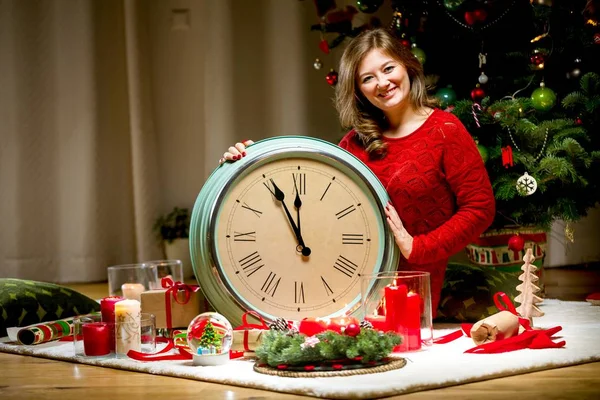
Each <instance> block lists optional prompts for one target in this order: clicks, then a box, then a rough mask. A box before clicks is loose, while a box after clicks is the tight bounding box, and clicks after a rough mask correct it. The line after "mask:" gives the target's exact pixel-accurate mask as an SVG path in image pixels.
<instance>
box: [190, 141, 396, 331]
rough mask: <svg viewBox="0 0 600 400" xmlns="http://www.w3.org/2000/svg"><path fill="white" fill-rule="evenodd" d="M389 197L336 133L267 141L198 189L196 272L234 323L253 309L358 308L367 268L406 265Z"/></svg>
mask: <svg viewBox="0 0 600 400" xmlns="http://www.w3.org/2000/svg"><path fill="white" fill-rule="evenodd" d="M387 201H388V197H387V193H386V192H385V188H383V186H382V185H381V183H380V182H379V180H377V178H376V177H375V175H374V174H373V173H372V172H371V171H370V170H369V169H368V168H367V167H366V166H365V165H364V164H363V163H362V162H360V161H359V160H358V159H357V158H356V157H354V156H353V155H351V154H350V153H348V152H346V151H345V150H343V149H341V148H339V147H337V146H335V145H333V144H331V143H329V142H325V141H322V140H320V139H314V138H308V137H302V136H286V137H276V138H269V139H265V140H263V141H259V142H257V143H255V144H253V145H252V146H251V147H250V148H249V149H248V152H247V156H246V157H244V158H243V159H242V160H240V161H236V162H233V163H226V164H223V165H221V166H220V167H218V168H217V169H216V170H215V171H214V172H213V174H212V175H211V176H210V177H209V178H208V180H207V182H206V183H205V185H204V186H203V188H202V190H201V191H200V193H199V195H198V198H197V200H196V204H195V205H194V210H193V212H192V221H191V225H190V252H191V259H192V264H193V267H194V271H195V273H196V278H197V279H198V282H199V284H200V286H201V287H202V290H203V292H204V294H205V296H206V298H207V299H208V300H209V301H210V303H211V304H212V306H213V307H214V308H215V310H216V311H217V312H219V313H221V314H223V315H224V316H225V317H226V318H227V319H229V321H230V322H231V323H232V324H234V325H238V324H239V323H240V322H241V317H242V315H243V314H244V313H245V312H246V311H256V312H258V313H259V314H261V316H262V317H263V318H265V319H266V320H271V321H272V320H275V319H276V318H279V317H283V318H285V319H287V320H300V319H302V318H305V317H309V316H312V317H329V316H334V315H343V314H355V315H358V309H359V307H360V303H361V290H362V288H361V286H363V282H361V277H362V276H365V275H371V274H376V273H378V272H384V271H392V270H395V269H396V266H397V261H398V249H397V247H396V245H395V242H394V238H393V235H392V234H391V232H390V231H389V230H388V227H387V224H386V221H385V216H384V212H383V205H384V204H385V203H386V202H387ZM367 287H371V285H369V284H367Z"/></svg>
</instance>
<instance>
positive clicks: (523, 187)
mask: <svg viewBox="0 0 600 400" xmlns="http://www.w3.org/2000/svg"><path fill="white" fill-rule="evenodd" d="M536 190H537V181H536V180H535V178H534V177H533V176H531V175H529V174H528V173H527V172H525V174H524V175H523V176H521V177H520V178H519V179H517V192H518V193H519V194H520V195H521V196H529V195H532V194H534V193H535V191H536Z"/></svg>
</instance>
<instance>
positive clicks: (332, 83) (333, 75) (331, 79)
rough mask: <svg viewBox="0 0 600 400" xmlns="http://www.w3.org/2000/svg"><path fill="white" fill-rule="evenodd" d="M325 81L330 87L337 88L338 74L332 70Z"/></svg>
mask: <svg viewBox="0 0 600 400" xmlns="http://www.w3.org/2000/svg"><path fill="white" fill-rule="evenodd" d="M325 80H326V81H327V83H328V84H329V86H335V85H336V84H337V81H338V73H337V72H336V71H335V70H333V69H332V70H331V71H329V73H328V74H327V76H326V77H325Z"/></svg>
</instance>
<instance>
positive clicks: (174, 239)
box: [153, 207, 194, 278]
mask: <svg viewBox="0 0 600 400" xmlns="http://www.w3.org/2000/svg"><path fill="white" fill-rule="evenodd" d="M190 218H191V214H190V212H189V209H187V208H179V207H174V208H173V210H171V211H170V212H169V213H167V214H164V215H161V216H159V217H158V218H157V219H156V221H155V222H154V226H153V230H154V233H155V234H156V237H157V239H158V241H159V242H160V243H161V246H162V248H163V254H164V256H165V258H166V259H169V260H181V262H182V264H183V276H184V278H191V277H193V276H194V271H193V269H192V261H191V258H190V245H189V229H190Z"/></svg>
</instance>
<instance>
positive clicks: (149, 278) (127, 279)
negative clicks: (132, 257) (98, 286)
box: [108, 263, 160, 301]
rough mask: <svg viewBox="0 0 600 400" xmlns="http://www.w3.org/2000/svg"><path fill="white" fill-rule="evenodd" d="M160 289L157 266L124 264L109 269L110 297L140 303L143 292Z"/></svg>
mask: <svg viewBox="0 0 600 400" xmlns="http://www.w3.org/2000/svg"><path fill="white" fill-rule="evenodd" d="M159 287H160V280H159V279H158V273H157V269H156V265H155V264H151V263H141V264H124V265H113V266H110V267H108V295H109V296H122V297H124V298H126V299H131V300H138V301H140V295H141V293H142V292H144V291H146V290H150V289H157V288H159Z"/></svg>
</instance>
